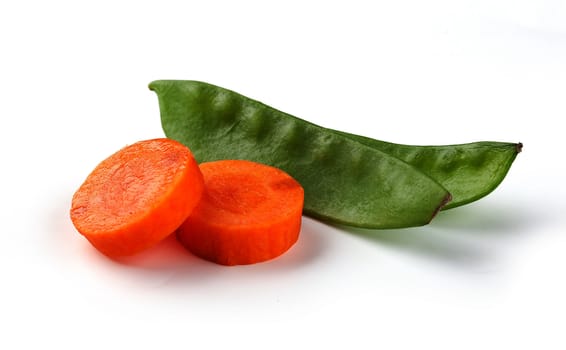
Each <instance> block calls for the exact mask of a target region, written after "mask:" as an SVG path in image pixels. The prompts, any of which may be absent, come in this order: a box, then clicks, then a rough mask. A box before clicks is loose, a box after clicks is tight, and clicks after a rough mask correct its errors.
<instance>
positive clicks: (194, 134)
mask: <svg viewBox="0 0 566 350" xmlns="http://www.w3.org/2000/svg"><path fill="white" fill-rule="evenodd" d="M149 88H150V89H151V90H153V91H155V92H156V93H157V96H158V99H159V106H160V111H161V122H162V126H163V130H164V131H165V134H166V135H167V137H169V138H172V139H175V140H177V141H180V142H181V143H183V144H185V145H186V146H188V147H189V148H190V149H191V150H192V152H193V154H194V156H195V158H196V159H197V161H199V162H205V161H214V160H220V159H247V160H251V161H256V162H260V163H264V164H268V165H271V166H275V167H277V168H280V169H282V170H284V171H285V172H287V173H289V174H290V175H291V176H293V177H294V178H295V179H296V180H297V181H299V182H300V183H301V185H302V186H303V188H304V190H305V203H304V212H305V214H306V215H309V216H312V217H315V218H319V219H323V220H325V221H328V222H333V223H340V224H346V225H352V226H358V227H367V228H398V227H409V226H419V225H424V224H427V223H428V222H430V220H431V219H432V218H433V217H434V215H435V214H436V213H437V212H438V210H439V209H440V208H442V206H444V205H445V204H446V203H447V202H448V201H449V200H450V194H449V193H448V191H447V190H446V189H444V187H442V186H441V185H440V184H439V183H438V182H436V181H435V180H433V179H432V178H430V177H429V176H427V175H426V174H424V173H423V172H422V171H420V170H418V169H416V168H415V167H413V166H412V165H410V164H408V163H406V162H403V161H401V160H399V159H398V158H396V157H393V156H391V155H389V154H387V153H384V152H382V151H380V150H378V149H375V148H373V147H369V146H367V145H364V144H362V143H360V142H357V141H355V140H352V139H351V138H349V137H346V136H343V135H340V134H337V133H336V132H333V131H331V130H329V129H326V128H322V127H320V126H317V125H315V124H312V123H309V122H307V121H304V120H302V119H299V118H296V117H293V116H291V115H289V114H286V113H284V112H281V111H278V110H276V109H273V108H271V107H269V106H267V105H265V104H262V103H260V102H258V101H255V100H252V99H249V98H247V97H245V96H242V95H240V94H237V93H235V92H233V91H230V90H226V89H223V88H220V87H217V86H214V85H210V84H207V83H203V82H197V81H181V80H158V81H154V82H152V83H151V84H150V85H149Z"/></svg>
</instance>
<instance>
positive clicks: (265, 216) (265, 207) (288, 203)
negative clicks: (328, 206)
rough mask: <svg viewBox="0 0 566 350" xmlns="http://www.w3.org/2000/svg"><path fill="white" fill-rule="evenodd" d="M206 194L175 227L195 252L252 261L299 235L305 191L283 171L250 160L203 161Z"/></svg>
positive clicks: (224, 260)
mask: <svg viewBox="0 0 566 350" xmlns="http://www.w3.org/2000/svg"><path fill="white" fill-rule="evenodd" d="M200 169H201V172H202V174H203V176H204V182H205V193H204V195H203V196H202V199H201V201H200V202H199V204H198V205H197V206H196V208H195V209H194V210H193V212H192V213H191V214H190V215H189V217H188V218H187V220H186V221H185V222H184V223H183V224H182V225H181V227H180V228H179V230H177V238H178V239H179V241H180V242H181V243H182V244H183V245H184V246H185V247H186V248H187V249H188V250H189V251H191V252H192V253H193V254H195V255H197V256H199V257H201V258H204V259H206V260H209V261H212V262H215V263H218V264H222V265H244V264H254V263H258V262H262V261H266V260H269V259H273V258H275V257H277V256H279V255H281V254H283V253H284V252H286V251H287V250H288V249H289V248H290V247H291V246H292V245H293V244H294V243H295V242H296V241H297V239H298V237H299V231H300V228H301V213H302V210H303V201H304V192H303V188H302V187H301V185H300V184H299V183H298V182H297V181H296V180H295V179H293V178H292V177H291V176H289V175H288V174H287V173H285V172H283V171H282V170H280V169H277V168H274V167H271V166H267V165H264V164H260V163H256V162H251V161H246V160H220V161H214V162H208V163H202V164H201V165H200Z"/></svg>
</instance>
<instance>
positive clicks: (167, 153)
mask: <svg viewBox="0 0 566 350" xmlns="http://www.w3.org/2000/svg"><path fill="white" fill-rule="evenodd" d="M203 189H204V182H203V177H202V174H201V172H200V170H199V168H198V165H197V163H196V161H195V159H194V157H193V155H192V153H191V152H190V150H189V149H188V148H187V147H185V146H184V145H182V144H181V143H179V142H177V141H174V140H171V139H166V138H160V139H152V140H146V141H140V142H137V143H134V144H132V145H129V146H126V147H124V148H123V149H121V150H119V151H118V152H116V153H114V154H113V155H111V156H110V157H108V158H106V159H105V160H103V161H102V162H101V163H100V164H99V165H98V166H96V168H95V169H94V170H93V171H92V172H91V173H90V174H89V175H88V177H87V178H86V180H85V181H84V183H83V184H82V185H81V186H80V187H79V189H78V190H77V191H76V192H75V194H74V196H73V199H72V203H71V211H70V216H71V220H72V222H73V224H74V225H75V227H76V229H77V230H78V231H79V232H80V233H81V234H82V235H84V236H85V237H86V238H87V239H88V240H89V241H90V243H92V245H93V246H94V247H96V248H97V249H98V250H99V251H100V252H102V253H103V254H105V255H107V256H109V257H112V258H115V257H120V256H127V255H133V254H135V253H138V252H140V251H142V250H144V249H146V248H149V247H151V246H153V245H155V244H156V243H158V242H159V241H161V240H162V239H164V238H165V237H167V236H169V235H170V234H171V233H172V232H173V231H174V230H175V229H176V228H177V227H179V225H181V223H183V221H184V220H185V219H186V218H187V216H188V215H189V214H190V212H191V211H192V210H193V208H194V207H195V206H196V205H197V203H198V202H199V201H200V198H201V195H202V192H203Z"/></svg>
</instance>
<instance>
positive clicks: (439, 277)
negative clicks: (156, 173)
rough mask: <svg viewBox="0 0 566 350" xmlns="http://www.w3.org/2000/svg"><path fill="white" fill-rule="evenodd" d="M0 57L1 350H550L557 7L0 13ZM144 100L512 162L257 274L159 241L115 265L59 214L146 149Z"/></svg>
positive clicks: (151, 127) (291, 5)
mask: <svg viewBox="0 0 566 350" xmlns="http://www.w3.org/2000/svg"><path fill="white" fill-rule="evenodd" d="M0 52H1V53H0V116H1V129H0V132H1V138H0V142H1V145H0V146H1V148H0V149H1V152H2V158H1V159H2V163H3V166H2V170H1V175H0V176H1V182H0V186H1V188H0V190H1V192H0V194H1V196H2V200H1V202H0V203H1V204H0V205H1V206H2V207H1V208H0V209H1V210H0V213H1V216H2V217H1V223H2V227H1V229H0V233H1V237H2V238H1V240H0V278H1V280H0V281H1V287H0V323H1V325H0V348H2V349H23V348H39V347H41V348H45V347H50V348H59V349H71V348H85V349H115V348H132V349H141V348H143V349H146V348H147V349H172V348H193V349H204V348H230V349H232V348H235V349H239V348H241V349H297V348H307V346H308V347H311V348H323V347H329V346H335V347H336V348H349V349H362V348H372V349H374V348H381V349H415V348H435V349H511V348H514V349H519V348H520V349H564V348H566V339H565V338H566V335H565V334H564V328H565V327H564V323H565V321H566V320H565V313H566V301H565V298H566V282H565V268H566V238H565V237H564V234H565V231H566V230H565V229H566V224H565V219H564V218H563V214H564V212H565V195H566V191H565V188H564V180H565V170H566V166H565V162H564V155H563V154H564V153H563V147H564V146H563V142H564V141H563V136H564V130H565V129H564V126H563V125H564V124H561V122H562V120H563V119H564V116H565V113H566V3H565V2H564V1H558V0H556V1H551V0H547V1H543V0H538V1H535V0H533V1H512V0H508V1H437V0H429V1H388V2H385V1H384V2H380V3H375V2H370V1H368V2H361V1H352V0H349V1H341V2H337V1H325V2H322V1H321V2H308V1H285V2H278V3H274V2H273V3H272V2H268V1H256V2H252V1H184V2H171V1H135V2H134V1H132V2H121V1H98V2H81V1H68V2H64V1H56V0H54V1H12V2H3V3H2V4H1V5H0ZM155 79H197V80H204V81H207V82H210V83H213V84H217V85H220V86H224V87H227V88H230V89H232V90H235V91H238V92H240V93H243V94H245V95H248V96H250V97H253V98H255V99H258V100H260V101H263V102H265V103H267V104H269V105H272V106H274V107H276V108H278V109H280V110H283V111H286V112H288V113H291V114H294V115H296V116H299V117H301V118H304V119H308V120H310V121H313V122H315V123H318V124H322V125H324V126H328V127H332V128H337V129H342V130H347V131H351V132H356V133H361V134H365V135H368V136H372V137H375V138H379V139H383V140H388V141H394V142H400V143H410V144H450V143H464V142H470V141H478V140H493V141H508V142H518V141H521V142H523V143H524V150H523V153H521V154H520V155H519V156H518V158H517V160H516V162H515V164H514V165H513V167H512V168H511V170H510V172H509V174H508V176H507V178H506V179H505V180H504V182H503V183H502V185H501V186H500V187H499V188H498V189H497V190H496V191H495V192H493V193H492V194H491V195H489V196H488V197H486V198H484V199H482V200H480V201H478V202H476V203H474V204H471V205H468V206H465V207H462V208H459V209H454V210H451V211H447V212H443V213H441V214H440V215H439V216H438V217H437V218H436V219H435V221H433V223H431V224H430V225H428V226H425V227H420V228H411V229H403V230H385V231H357V230H343V229H338V228H334V227H330V226H327V225H325V224H322V223H319V222H317V221H314V220H311V219H309V218H305V219H304V221H303V229H302V232H301V237H300V240H299V241H298V243H297V244H296V245H295V246H294V247H293V248H292V249H291V250H290V251H289V252H288V253H287V254H285V255H283V256H281V257H280V258H278V259H276V260H273V261H271V262H267V263H262V264H257V265H252V266H243V267H231V268H228V267H223V266H217V265H214V264H212V263H208V262H206V261H202V260H200V259H198V258H196V257H194V256H192V255H191V254H190V253H188V252H186V251H184V250H183V249H182V248H181V247H180V246H179V245H177V244H176V242H175V241H174V240H172V239H169V240H166V241H165V242H163V243H162V244H160V245H159V246H158V247H156V248H154V249H152V250H151V251H147V252H145V253H143V254H141V255H139V256H136V257H133V258H130V259H125V260H123V261H119V262H116V261H112V260H109V259H107V258H105V257H104V256H102V255H101V254H99V253H98V252H97V251H96V250H94V249H93V248H92V247H91V246H90V245H89V244H88V242H87V241H86V240H85V239H84V238H82V236H80V235H79V234H78V233H77V232H76V231H75V230H74V228H73V226H72V224H71V222H70V220H69V218H68V210H69V207H70V200H71V197H72V194H73V193H74V191H75V190H76V188H78V186H79V185H80V184H81V183H82V181H83V180H84V178H85V177H86V175H87V174H88V173H89V172H90V171H91V170H92V169H93V168H94V166H95V165H96V164H98V162H100V161H101V160H102V159H104V158H106V157H107V156H108V155H110V154H111V153H113V152H115V151H116V150H118V149H119V148H121V147H123V146H125V145H127V144H130V143H133V142H136V141H138V140H142V139H147V138H154V137H162V136H163V132H162V129H161V125H160V120H159V109H158V105H157V98H156V96H155V94H154V93H152V92H151V91H149V90H148V89H147V84H148V83H149V82H150V81H152V80H155Z"/></svg>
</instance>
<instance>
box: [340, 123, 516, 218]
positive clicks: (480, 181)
mask: <svg viewBox="0 0 566 350" xmlns="http://www.w3.org/2000/svg"><path fill="white" fill-rule="evenodd" d="M333 131H334V132H337V133H339V134H341V135H344V136H347V137H349V138H351V139H353V140H356V141H358V142H360V143H362V144H364V145H366V146H369V147H372V148H375V149H378V150H380V151H382V152H385V153H387V154H390V155H392V156H394V157H397V158H399V159H401V160H403V161H405V162H407V163H409V164H411V165H412V166H414V167H415V168H417V169H419V170H421V171H422V172H423V173H425V174H427V175H428V176H430V177H431V178H433V179H435V180H436V181H438V182H439V183H440V184H441V185H442V186H443V187H444V188H446V190H448V192H450V194H451V195H452V200H451V201H450V202H449V203H447V205H446V206H444V207H443V208H442V209H443V210H444V209H450V208H455V207H458V206H461V205H464V204H467V203H470V202H473V201H475V200H478V199H480V198H482V197H484V196H486V195H488V194H489V193H491V192H492V191H493V190H494V189H495V188H497V186H498V185H499V184H500V183H501V181H503V179H504V178H505V176H506V175H507V172H508V171H509V169H510V168H511V164H513V161H514V160H515V158H516V157H517V154H519V153H520V152H521V149H522V148H523V145H522V144H521V143H508V142H488V141H483V142H473V143H467V144H459V145H446V146H410V145H401V144H396V143H391V142H385V141H381V140H376V139H372V138H369V137H364V136H359V135H354V134H349V133H345V132H342V131H337V130H333Z"/></svg>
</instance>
